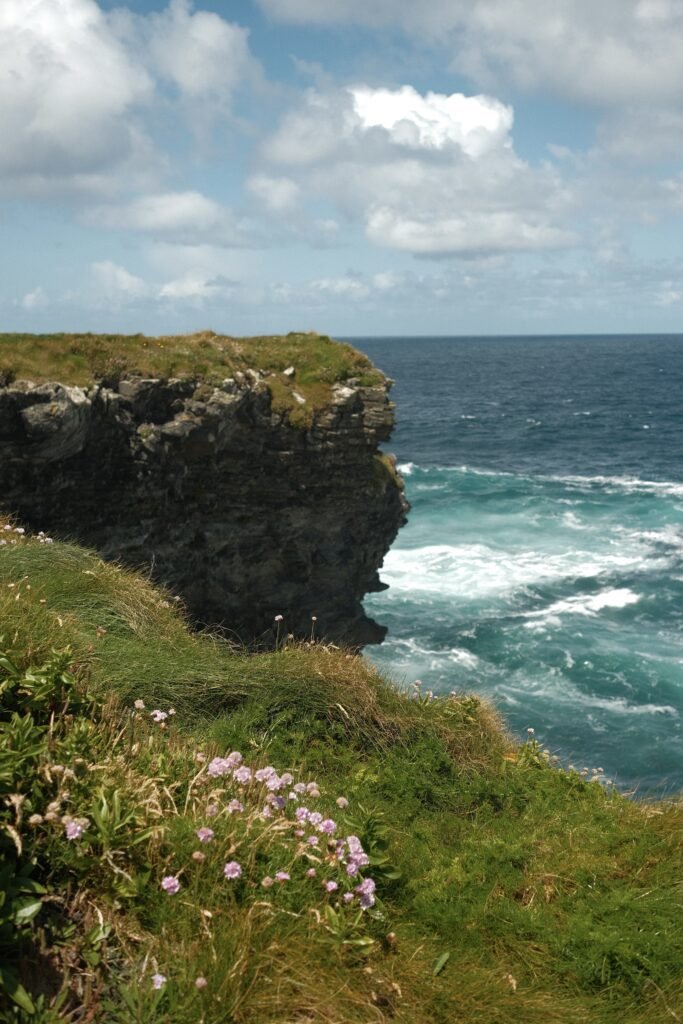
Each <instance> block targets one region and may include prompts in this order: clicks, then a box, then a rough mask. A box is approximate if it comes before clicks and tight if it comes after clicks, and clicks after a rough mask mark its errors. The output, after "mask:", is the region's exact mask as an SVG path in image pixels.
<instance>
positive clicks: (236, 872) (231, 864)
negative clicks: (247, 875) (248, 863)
mask: <svg viewBox="0 0 683 1024" xmlns="http://www.w3.org/2000/svg"><path fill="white" fill-rule="evenodd" d="M241 874H242V867H241V865H240V864H238V863H237V861H236V860H229V861H228V863H227V864H226V865H225V866H224V868H223V875H224V877H225V878H229V879H230V880H231V881H232V879H235V878H239V877H240V875H241Z"/></svg>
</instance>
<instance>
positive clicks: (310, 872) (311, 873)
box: [306, 868, 318, 878]
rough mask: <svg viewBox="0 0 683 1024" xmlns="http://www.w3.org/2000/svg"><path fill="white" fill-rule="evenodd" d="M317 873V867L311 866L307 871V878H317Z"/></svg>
mask: <svg viewBox="0 0 683 1024" xmlns="http://www.w3.org/2000/svg"><path fill="white" fill-rule="evenodd" d="M317 874H318V872H317V871H316V870H315V868H309V869H308V871H307V872H306V878H315V877H316V875H317Z"/></svg>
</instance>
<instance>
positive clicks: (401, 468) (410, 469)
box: [396, 462, 420, 476]
mask: <svg viewBox="0 0 683 1024" xmlns="http://www.w3.org/2000/svg"><path fill="white" fill-rule="evenodd" d="M419 468H420V467H419V466H416V465H415V463H414V462H402V463H401V464H400V465H398V466H397V467H396V469H397V470H398V472H399V473H400V474H401V476H412V475H413V473H414V472H415V470H416V469H419Z"/></svg>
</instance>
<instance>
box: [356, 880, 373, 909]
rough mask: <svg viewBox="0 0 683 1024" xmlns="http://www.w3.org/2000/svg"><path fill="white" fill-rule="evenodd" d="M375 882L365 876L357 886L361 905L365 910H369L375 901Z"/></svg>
mask: <svg viewBox="0 0 683 1024" xmlns="http://www.w3.org/2000/svg"><path fill="white" fill-rule="evenodd" d="M375 888H376V886H375V883H374V882H373V880H372V879H371V878H364V879H363V881H362V882H361V883H360V885H357V886H356V892H357V893H358V895H359V896H360V905H361V907H362V908H363V910H368V909H369V908H370V907H372V906H374V903H375Z"/></svg>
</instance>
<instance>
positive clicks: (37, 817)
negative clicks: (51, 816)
mask: <svg viewBox="0 0 683 1024" xmlns="http://www.w3.org/2000/svg"><path fill="white" fill-rule="evenodd" d="M42 821H43V816H42V814H32V815H31V817H30V818H29V819H28V823H29V825H41V824H42Z"/></svg>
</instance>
